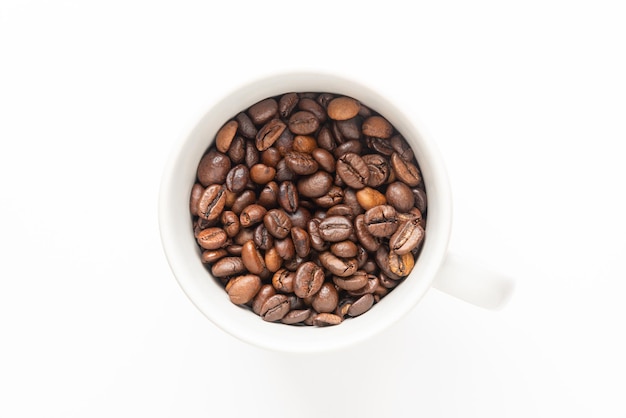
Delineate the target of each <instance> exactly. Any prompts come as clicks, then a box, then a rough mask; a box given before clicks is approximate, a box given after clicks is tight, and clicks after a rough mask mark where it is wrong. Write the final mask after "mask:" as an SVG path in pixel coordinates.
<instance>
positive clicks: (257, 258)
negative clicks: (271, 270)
mask: <svg viewBox="0 0 626 418" xmlns="http://www.w3.org/2000/svg"><path fill="white" fill-rule="evenodd" d="M241 260H242V261H243V265H244V266H246V269H247V270H248V271H249V272H250V273H252V274H257V275H258V274H261V273H263V270H265V260H264V258H263V256H262V255H261V253H260V252H259V250H257V248H256V244H255V243H254V241H252V240H250V241H247V242H246V243H245V244H243V246H242V248H241Z"/></svg>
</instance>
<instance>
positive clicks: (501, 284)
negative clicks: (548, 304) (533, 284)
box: [433, 253, 515, 310]
mask: <svg viewBox="0 0 626 418" xmlns="http://www.w3.org/2000/svg"><path fill="white" fill-rule="evenodd" d="M433 287H435V288H436V289H438V290H441V291H442V292H445V293H447V294H449V295H452V296H454V297H457V298H459V299H461V300H464V301H466V302H469V303H471V304H474V305H476V306H480V307H482V308H486V309H494V310H497V309H501V308H503V307H504V306H505V305H506V304H507V302H508V301H509V299H510V298H511V295H512V294H513V290H514V288H515V282H514V281H513V279H512V278H510V277H508V276H505V275H503V274H501V273H497V272H494V271H491V270H489V269H487V268H485V267H483V266H480V265H477V264H475V263H473V262H471V261H469V260H466V259H465V258H462V257H460V256H458V255H456V254H450V253H448V255H447V256H446V259H445V260H444V262H443V264H442V266H441V268H440V269H439V272H438V273H437V277H436V278H435V282H434V283H433Z"/></svg>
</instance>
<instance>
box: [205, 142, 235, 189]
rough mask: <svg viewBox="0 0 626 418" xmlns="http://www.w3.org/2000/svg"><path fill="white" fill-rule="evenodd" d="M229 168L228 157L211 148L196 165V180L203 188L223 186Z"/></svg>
mask: <svg viewBox="0 0 626 418" xmlns="http://www.w3.org/2000/svg"><path fill="white" fill-rule="evenodd" d="M230 167H231V163H230V160H229V159H228V157H227V156H226V155H224V154H222V153H221V152H219V151H217V150H216V149H213V148H212V149H211V150H210V151H209V152H208V153H206V155H204V157H202V159H201V160H200V163H199V164H198V170H197V176H198V180H199V181H200V183H201V184H202V185H203V186H204V187H206V186H208V185H210V184H223V183H224V181H225V180H226V175H227V174H228V172H229V171H230Z"/></svg>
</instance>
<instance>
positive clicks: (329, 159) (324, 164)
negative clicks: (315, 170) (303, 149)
mask: <svg viewBox="0 0 626 418" xmlns="http://www.w3.org/2000/svg"><path fill="white" fill-rule="evenodd" d="M311 157H313V159H314V160H315V161H316V162H317V164H318V165H319V167H320V168H321V169H322V170H324V171H326V172H328V173H334V172H335V157H333V155H332V154H331V153H330V152H329V151H326V150H325V149H323V148H315V149H313V151H311Z"/></svg>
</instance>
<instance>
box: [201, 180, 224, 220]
mask: <svg viewBox="0 0 626 418" xmlns="http://www.w3.org/2000/svg"><path fill="white" fill-rule="evenodd" d="M224 191H225V188H224V186H222V185H219V184H212V185H210V186H209V187H207V188H206V189H205V190H204V193H202V196H200V200H199V201H198V209H197V212H198V216H200V217H201V218H203V219H205V220H207V221H212V220H215V219H217V218H218V217H219V216H220V215H221V214H222V211H223V210H224V205H225V204H226V195H225V194H224Z"/></svg>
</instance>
